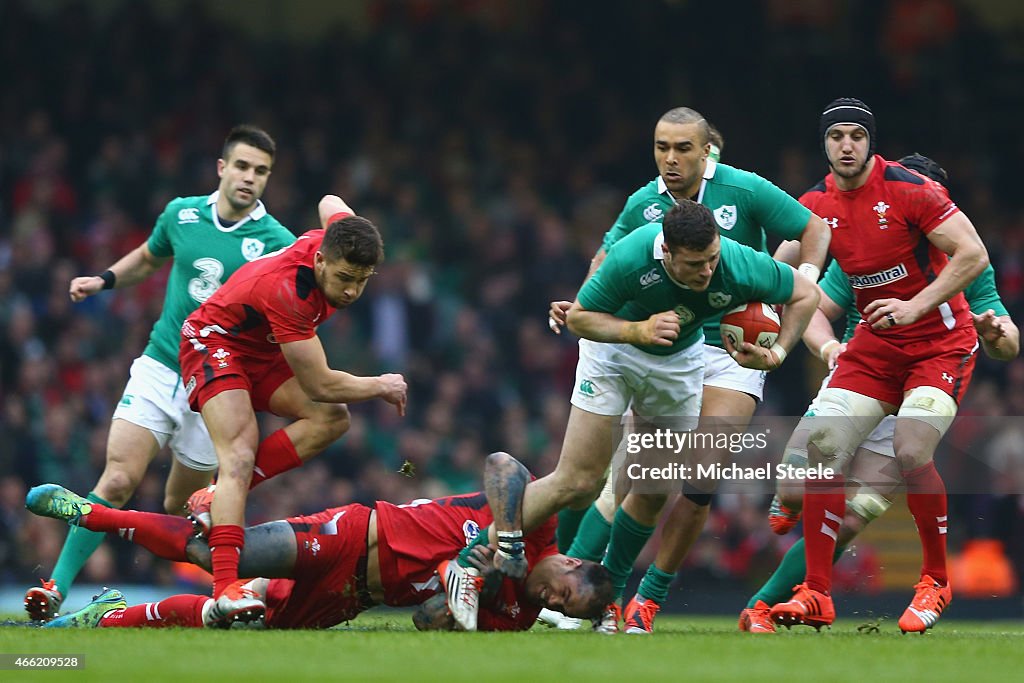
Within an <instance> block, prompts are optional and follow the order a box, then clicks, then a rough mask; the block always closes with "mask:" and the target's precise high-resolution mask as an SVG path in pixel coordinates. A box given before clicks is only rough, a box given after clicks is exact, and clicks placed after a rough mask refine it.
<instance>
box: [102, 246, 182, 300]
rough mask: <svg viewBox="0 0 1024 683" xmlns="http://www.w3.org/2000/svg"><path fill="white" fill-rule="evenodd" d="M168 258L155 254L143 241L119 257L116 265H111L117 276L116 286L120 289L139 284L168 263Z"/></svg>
mask: <svg viewBox="0 0 1024 683" xmlns="http://www.w3.org/2000/svg"><path fill="white" fill-rule="evenodd" d="M167 260H168V259H166V258H157V257H156V256H153V253H152V252H151V251H150V250H149V247H148V246H147V245H146V243H145V242H143V243H142V244H140V245H139V246H137V247H135V248H134V249H132V250H131V251H130V252H128V253H127V254H125V255H124V256H122V257H121V258H120V259H118V260H117V262H116V263H115V264H114V265H112V266H110V270H111V271H112V272H113V273H114V275H115V276H116V277H117V282H116V284H115V285H114V286H115V287H116V288H118V289H120V288H122V287H131V286H132V285H137V284H138V283H140V282H142V281H143V280H145V279H146V278H148V277H149V276H150V275H152V274H153V273H155V272H156V271H158V270H160V267H161V266H162V265H163V264H165V263H167Z"/></svg>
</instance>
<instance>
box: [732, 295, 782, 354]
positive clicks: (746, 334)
mask: <svg viewBox="0 0 1024 683" xmlns="http://www.w3.org/2000/svg"><path fill="white" fill-rule="evenodd" d="M780 327H781V321H780V320H779V314H778V313H776V312H775V308H774V307H773V306H771V305H769V304H765V303H761V302H760V301H751V302H749V303H746V304H743V305H742V306H737V307H736V308H734V309H732V310H731V311H729V312H727V313H726V314H725V315H723V316H722V321H721V323H720V325H719V329H720V331H721V333H722V338H723V339H728V340H729V341H730V342H731V343H732V345H733V346H738V345H739V343H740V342H741V341H747V342H750V343H751V344H757V345H758V346H763V347H764V348H766V349H770V348H771V347H772V344H774V343H775V340H776V339H778V337H779V329H780Z"/></svg>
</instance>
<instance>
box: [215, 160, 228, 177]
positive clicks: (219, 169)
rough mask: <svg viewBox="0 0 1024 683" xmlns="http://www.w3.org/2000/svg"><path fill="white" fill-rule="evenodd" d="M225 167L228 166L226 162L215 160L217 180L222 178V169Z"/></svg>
mask: <svg viewBox="0 0 1024 683" xmlns="http://www.w3.org/2000/svg"><path fill="white" fill-rule="evenodd" d="M227 165H228V163H227V162H226V161H224V160H223V159H217V177H218V178H223V177H224V169H225V168H226V167H227Z"/></svg>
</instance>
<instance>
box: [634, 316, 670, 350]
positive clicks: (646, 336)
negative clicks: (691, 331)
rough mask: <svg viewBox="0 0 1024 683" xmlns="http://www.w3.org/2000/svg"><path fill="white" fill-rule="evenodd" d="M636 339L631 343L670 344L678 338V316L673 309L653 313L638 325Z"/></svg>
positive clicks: (648, 344)
mask: <svg viewBox="0 0 1024 683" xmlns="http://www.w3.org/2000/svg"><path fill="white" fill-rule="evenodd" d="M638 333H639V334H638V339H637V340H635V341H634V340H632V339H631V340H629V341H630V343H632V344H640V345H647V346H672V343H673V342H674V341H675V340H676V339H678V338H679V316H678V315H677V314H676V312H675V311H663V312H661V313H655V314H654V315H652V316H651V317H650V318H648V319H647V320H645V321H643V322H642V323H640V324H639V325H638Z"/></svg>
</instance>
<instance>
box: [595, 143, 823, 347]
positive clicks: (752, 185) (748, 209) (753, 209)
mask: <svg viewBox="0 0 1024 683" xmlns="http://www.w3.org/2000/svg"><path fill="white" fill-rule="evenodd" d="M675 202H676V200H675V198H674V197H673V196H672V193H671V192H669V190H668V188H667V187H665V181H664V180H663V179H662V178H661V176H660V175H659V176H658V177H657V178H655V179H654V180H652V181H651V182H649V183H647V184H646V185H644V186H643V187H641V188H640V189H639V190H637V191H636V192H634V193H633V194H632V195H630V196H629V199H627V200H626V205H625V207H623V209H622V213H620V214H619V217H618V219H616V221H615V224H614V225H612V227H611V229H609V230H608V232H607V233H605V236H604V241H603V242H602V245H601V246H602V248H603V249H604V250H605V251H606V252H607V251H609V250H610V249H611V246H612V245H613V244H615V243H616V242H617V241H619V240H620V239H622V238H623V237H624V236H626V235H628V234H629V233H631V232H633V231H634V230H636V229H637V228H639V227H641V226H643V225H647V224H648V223H660V222H661V220H662V219H663V218H664V217H665V214H666V213H667V212H668V210H669V209H670V208H672V205H673V204H675ZM697 202H698V203H700V204H703V205H704V206H706V207H708V208H709V209H711V212H712V214H714V216H715V222H716V223H717V224H718V228H719V232H721V234H722V235H723V236H725V237H728V238H729V239H731V240H733V241H735V242H739V243H740V244H744V245H746V246H748V247H751V248H752V249H755V250H756V251H760V252H764V253H767V252H768V241H767V237H766V236H765V231H768V232H770V233H771V234H773V235H775V236H776V237H778V238H780V239H785V240H794V239H799V238H800V235H801V234H802V233H803V231H804V228H805V227H806V226H807V221H809V220H810V218H811V212H810V210H809V209H807V207H805V206H803V205H802V204H800V202H798V201H797V200H796V199H794V198H793V197H791V196H789V195H788V194H786V193H785V192H784V191H782V190H781V189H779V188H778V187H776V186H775V185H774V184H772V183H771V182H769V181H767V180H765V179H764V178H762V177H761V176H759V175H757V174H756V173H751V172H749V171H744V170H741V169H738V168H734V167H732V166H729V165H727V164H721V163H716V162H715V161H714V160H712V159H708V161H707V165H706V167H705V169H704V178H703V180H702V181H701V184H700V190H699V191H698V193H697ZM719 318H720V316H715V317H713V318H709V319H708V320H707V321H706V322H705V324H704V337H705V342H706V343H708V344H712V345H714V346H722V339H721V335H720V333H719V331H718V323H719Z"/></svg>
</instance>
